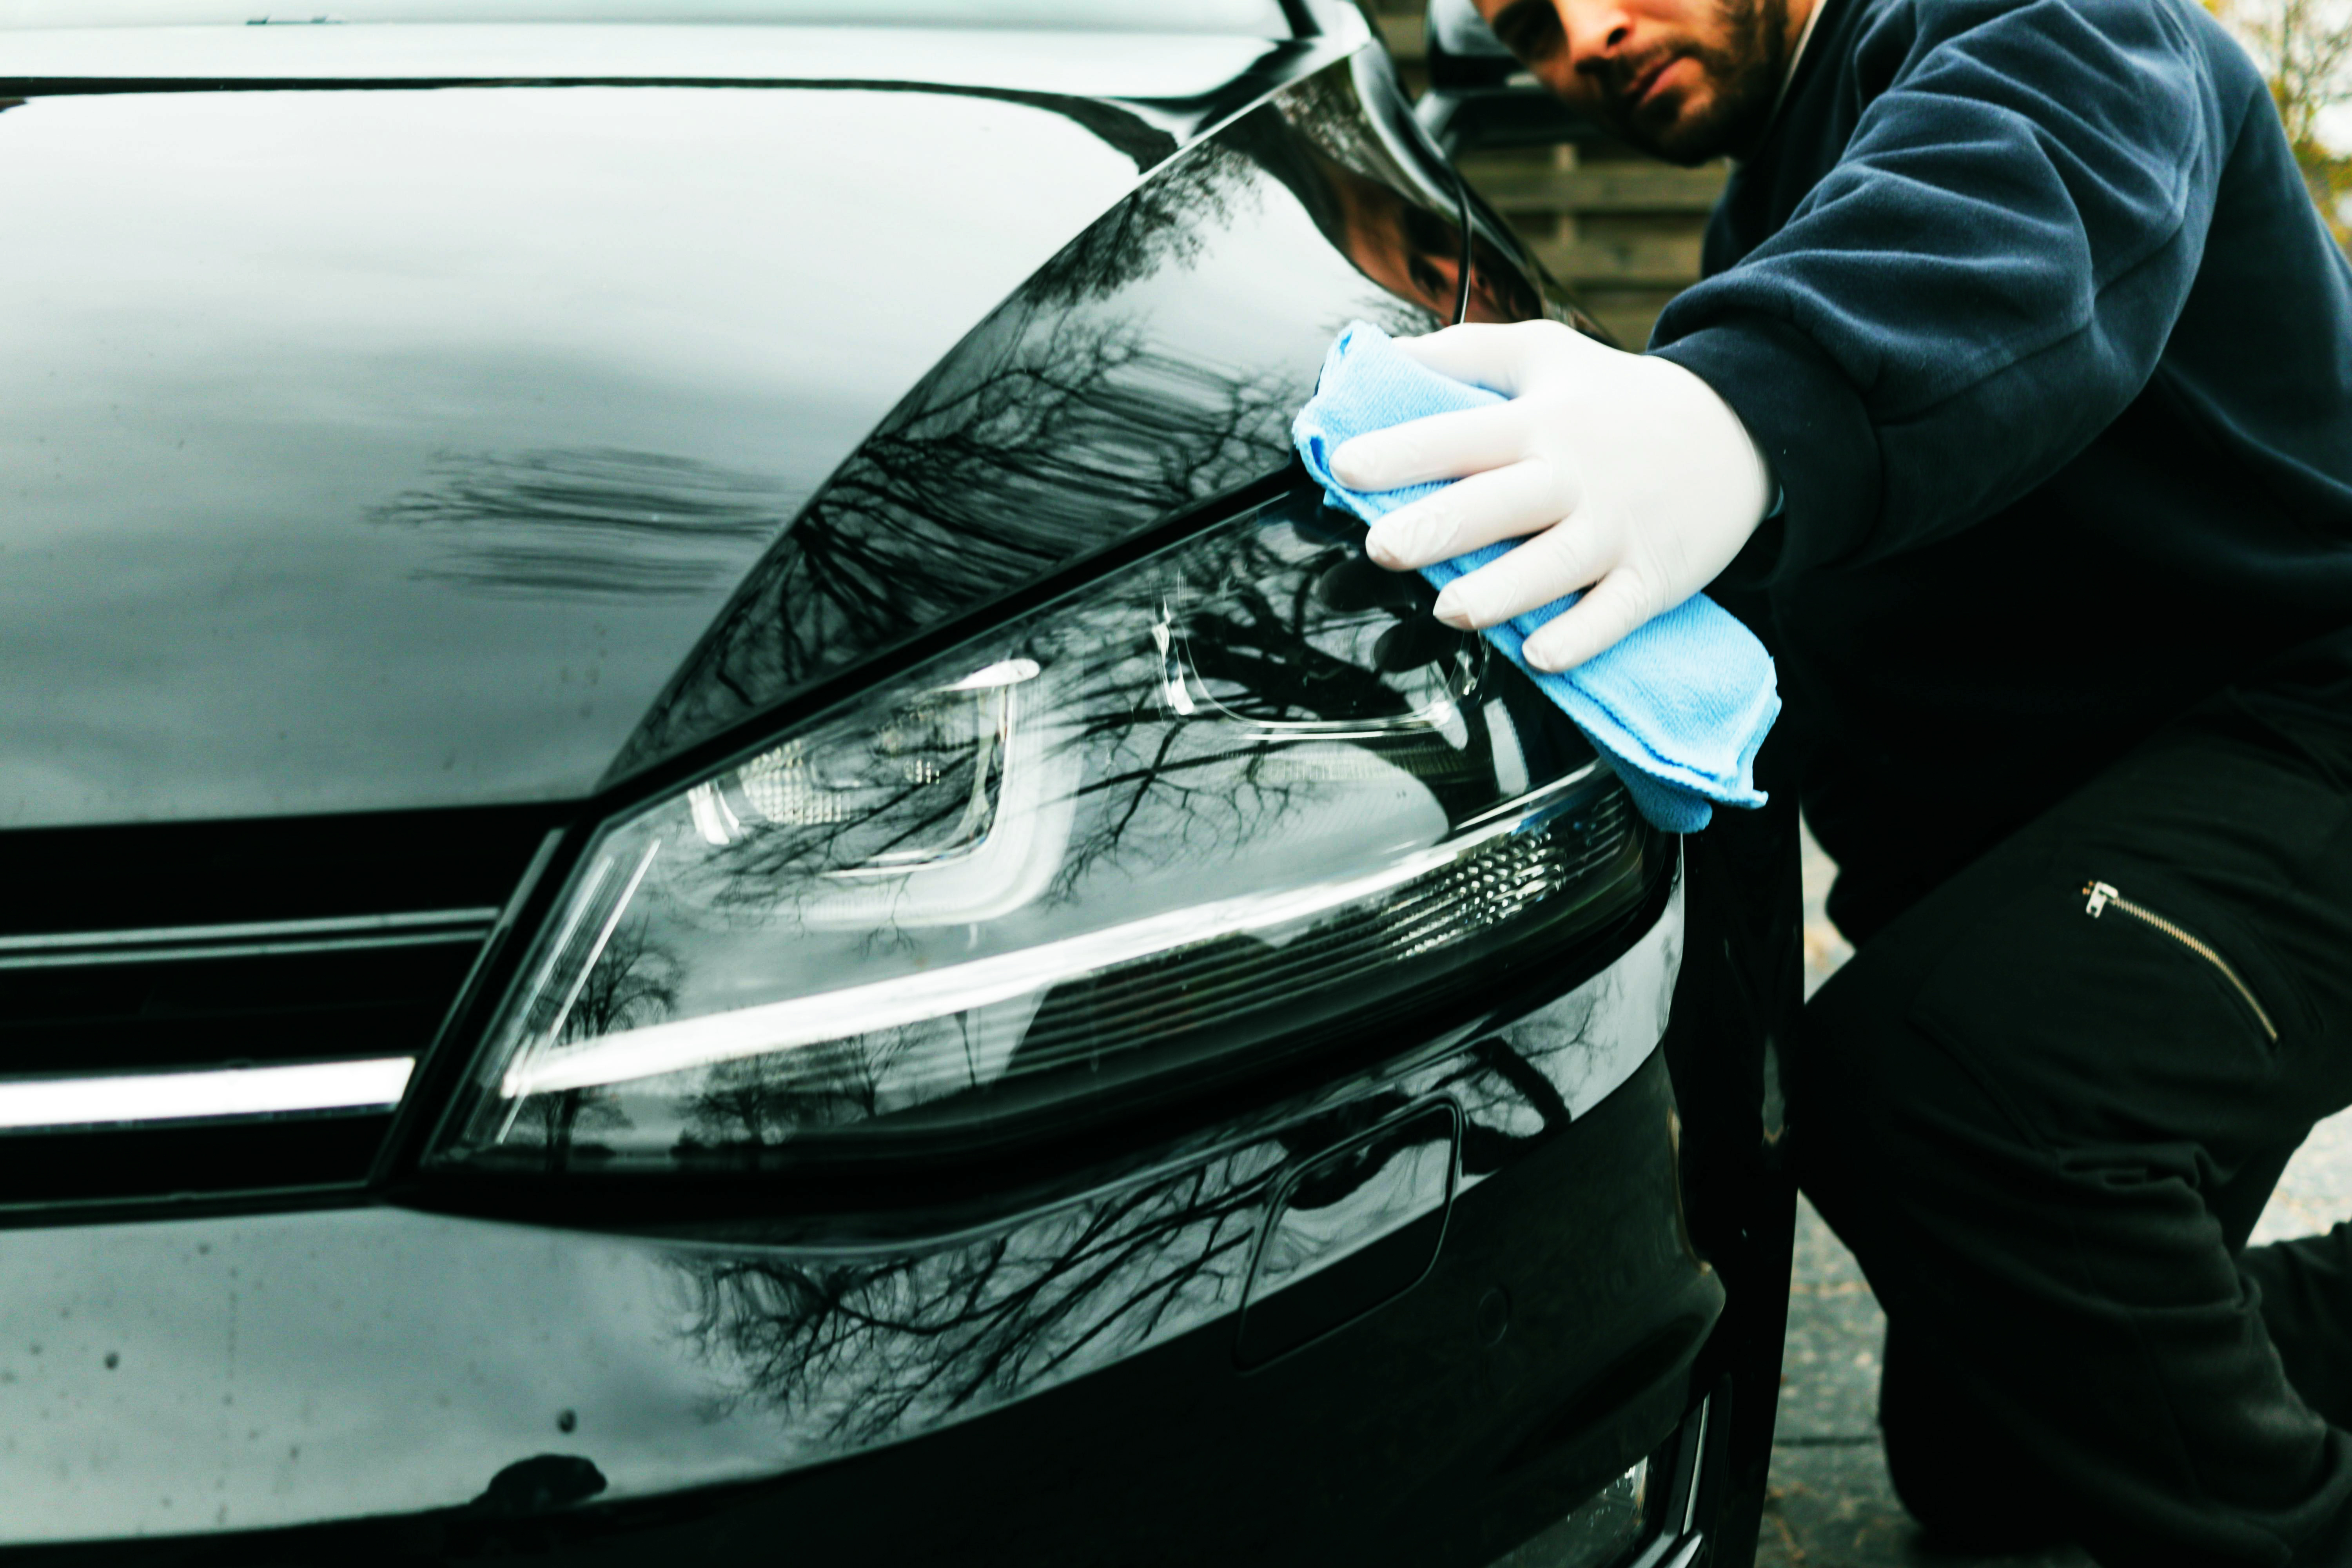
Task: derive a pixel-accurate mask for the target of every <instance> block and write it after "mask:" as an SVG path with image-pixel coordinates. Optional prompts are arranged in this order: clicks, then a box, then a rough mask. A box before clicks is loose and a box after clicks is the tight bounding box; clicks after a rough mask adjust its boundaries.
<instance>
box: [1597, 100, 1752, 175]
mask: <svg viewBox="0 0 2352 1568" xmlns="http://www.w3.org/2000/svg"><path fill="white" fill-rule="evenodd" d="M1716 107H1717V106H1716V104H1715V102H1714V100H1711V99H1710V100H1707V101H1706V102H1703V103H1699V104H1696V105H1694V104H1689V103H1685V102H1682V101H1675V102H1671V103H1662V104H1659V105H1658V106H1657V108H1656V109H1655V110H1653V111H1652V112H1649V113H1635V114H1633V115H1629V116H1626V117H1624V118H1623V119H1622V120H1621V121H1619V122H1618V125H1617V128H1616V129H1617V133H1618V134H1619V135H1620V136H1622V137H1623V138H1624V139H1625V140H1626V141H1628V142H1632V143H1633V145H1634V146H1636V147H1638V148H1640V149H1641V150H1642V151H1643V152H1644V153H1649V154H1650V155H1651V156H1652V157H1654V158H1663V159H1664V160H1665V161H1666V162H1667V163H1680V164H1682V165H1684V166H1685V167H1688V166H1690V165H1692V164H1695V163H1706V161H1707V160H1708V159H1710V158H1717V157H1721V156H1722V155H1723V153H1725V151H1726V150H1727V149H1726V146H1725V136H1724V127H1723V125H1722V123H1721V122H1722V121H1723V119H1724V116H1722V115H1720V114H1717V113H1714V112H1711V111H1712V110H1714V109H1715V108H1716Z"/></svg>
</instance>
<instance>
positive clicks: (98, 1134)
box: [0, 808, 553, 1218]
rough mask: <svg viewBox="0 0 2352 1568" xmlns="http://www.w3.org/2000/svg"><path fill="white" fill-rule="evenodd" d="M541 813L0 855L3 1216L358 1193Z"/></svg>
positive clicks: (190, 833)
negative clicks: (4, 871) (343, 1190)
mask: <svg viewBox="0 0 2352 1568" xmlns="http://www.w3.org/2000/svg"><path fill="white" fill-rule="evenodd" d="M551 826H553V822H552V818H551V814H550V813H548V812H546V811H544V810H535V809H534V810H523V809H511V808H501V809H496V810H485V811H464V812H421V813H414V814H400V815H372V816H326V817H306V818H295V819H289V820H287V821H282V822H258V823H226V824H220V823H211V824H170V825H154V826H135V827H120V828H77V829H60V830H45V831H38V832H32V833H20V834H11V835H7V836H5V837H0V858H5V862H6V863H7V865H8V866H9V868H10V873H11V876H10V880H11V882H12V884H13V885H14V888H15V889H16V893H17V895H18V896H17V897H16V899H14V900H11V903H10V908H9V909H8V910H6V911H5V915H0V1215H11V1216H15V1217H18V1218H21V1217H23V1216H24V1215H27V1214H39V1213H43V1212H47V1211H49V1210H53V1209H57V1208H59V1207H61V1206H62V1207H67V1208H79V1206H80V1205H89V1204H109V1203H126V1202H129V1203H152V1202H155V1201H159V1200H161V1201H173V1200H180V1201H184V1200H192V1199H213V1200H220V1199H226V1198H230V1197H232V1196H235V1195H240V1194H284V1193H301V1192H309V1191H316V1190H320V1189H331V1188H334V1187H338V1186H344V1187H348V1186H350V1185H352V1184H357V1183H359V1182H361V1181H362V1180H363V1179H364V1178H365V1176H366V1174H367V1171H368V1168H369V1166H370V1164H371V1163H372V1162H373V1159H374V1157H375V1152H376V1149H377V1146H378V1144H379V1143H380V1142H382V1140H383V1133H384V1131H385V1130H386V1128H387V1127H388V1126H389V1125H390V1124H391V1120H392V1110H393V1106H394V1103H395V1102H396V1101H397V1100H398V1098H399V1095H400V1091H401V1089H402V1087H403V1085H404V1083H405V1081H406V1079H407V1077H408V1068H409V1066H410V1065H411V1064H413V1063H414V1061H415V1058H417V1057H419V1056H420V1055H421V1054H422V1053H423V1051H424V1050H425V1047H426V1046H427V1045H428V1044H429V1043H430V1042H431V1040H432V1037H433V1035H434V1033H435V1031H436V1029H437V1028H438V1027H439V1026H440V1023H441V1020H442V1018H443V1017H444V1016H445V1015H446V1013H447V1011H448V1009H449V1006H450V1005H451V1004H452V1002H454V1001H455V1000H456V998H457V993H458V992H459V990H460V989H461V988H462V986H463V985H464V984H465V980H466V976H467V973H468V972H469V971H470V969H471V967H472V965H473V963H474V962H475V959H476V958H477V956H478V954H479V952H480V951H481V947H482V943H483V941H484V939H485V937H486V936H487V935H488V931H489V930H490V928H491V926H492V924H493V922H494V921H496V919H497V916H498V913H499V910H500V909H501V908H502V907H503V906H504V905H505V904H506V903H507V901H508V900H509V898H510V897H511V896H512V893H513V891H514V889H515V887H516V885H517V883H518V881H519V880H520V878H521V877H522V875H523V872H524V868H525V867H526V865H527V864H528V862H529V860H530V857H531V855H532V854H533V852H534V851H535V850H536V849H537V848H538V847H539V845H540V843H541V840H542V839H543V838H544V837H546V835H547V833H548V831H549V829H550V828H551Z"/></svg>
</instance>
